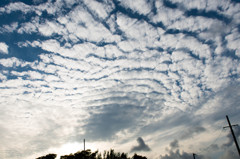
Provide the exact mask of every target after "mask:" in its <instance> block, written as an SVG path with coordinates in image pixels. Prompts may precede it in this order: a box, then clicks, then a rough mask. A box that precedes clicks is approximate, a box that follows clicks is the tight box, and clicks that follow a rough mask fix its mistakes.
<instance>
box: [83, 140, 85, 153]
mask: <svg viewBox="0 0 240 159" xmlns="http://www.w3.org/2000/svg"><path fill="white" fill-rule="evenodd" d="M83 150H84V151H85V139H83Z"/></svg>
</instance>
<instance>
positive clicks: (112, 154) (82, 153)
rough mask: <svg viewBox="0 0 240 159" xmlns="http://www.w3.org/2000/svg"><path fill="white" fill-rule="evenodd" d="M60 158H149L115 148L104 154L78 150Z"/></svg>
mask: <svg viewBox="0 0 240 159" xmlns="http://www.w3.org/2000/svg"><path fill="white" fill-rule="evenodd" d="M56 156H57V155H56V154H48V155H46V156H42V157H38V158H36V159H55V158H56ZM60 159H147V158H146V157H143V156H139V155H137V154H134V156H133V157H132V158H130V157H128V154H127V153H124V152H122V153H120V152H115V151H114V150H113V149H110V150H109V151H104V153H103V155H102V154H101V153H98V151H95V152H91V150H83V151H78V152H76V153H74V154H72V153H71V154H69V155H64V156H61V157H60Z"/></svg>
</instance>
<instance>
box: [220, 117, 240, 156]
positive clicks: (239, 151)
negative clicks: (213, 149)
mask: <svg viewBox="0 0 240 159" xmlns="http://www.w3.org/2000/svg"><path fill="white" fill-rule="evenodd" d="M226 118H227V121H228V125H229V126H225V127H223V128H227V127H230V130H231V133H232V136H233V140H234V142H235V145H236V147H237V150H238V154H239V156H240V149H239V146H238V142H237V138H236V137H235V134H234V131H233V129H232V126H238V125H231V123H230V120H229V118H228V116H227V115H226Z"/></svg>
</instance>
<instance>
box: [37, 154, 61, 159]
mask: <svg viewBox="0 0 240 159" xmlns="http://www.w3.org/2000/svg"><path fill="white" fill-rule="evenodd" d="M56 157H57V155H56V154H48V155H46V156H42V157H38V158H36V159H55V158H56Z"/></svg>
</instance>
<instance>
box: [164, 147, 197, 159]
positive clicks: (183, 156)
mask: <svg viewBox="0 0 240 159" xmlns="http://www.w3.org/2000/svg"><path fill="white" fill-rule="evenodd" d="M176 158H177V159H192V158H193V154H190V153H187V152H184V151H183V152H180V150H179V149H177V150H176V151H175V152H174V151H172V150H170V151H169V154H166V155H164V156H162V155H161V156H160V159H176ZM198 158H199V157H198ZM200 159H201V157H200Z"/></svg>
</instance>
